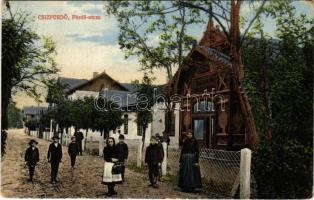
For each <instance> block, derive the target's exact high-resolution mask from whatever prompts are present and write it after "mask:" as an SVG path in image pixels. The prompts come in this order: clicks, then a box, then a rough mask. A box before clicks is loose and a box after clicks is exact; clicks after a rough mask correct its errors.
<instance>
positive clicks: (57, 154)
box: [47, 143, 62, 162]
mask: <svg viewBox="0 0 314 200" xmlns="http://www.w3.org/2000/svg"><path fill="white" fill-rule="evenodd" d="M47 159H48V160H50V161H51V162H60V161H61V159H62V147H61V144H59V143H58V146H57V147H56V146H55V144H54V143H51V144H50V145H49V149H48V154H47Z"/></svg>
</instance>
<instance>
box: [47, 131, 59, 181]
mask: <svg viewBox="0 0 314 200" xmlns="http://www.w3.org/2000/svg"><path fill="white" fill-rule="evenodd" d="M59 139H60V138H59V137H58V136H53V137H52V140H53V143H51V144H50V145H49V149H48V154H47V159H48V162H51V183H56V182H57V174H58V169H59V163H60V162H61V159H62V147H61V144H59Z"/></svg>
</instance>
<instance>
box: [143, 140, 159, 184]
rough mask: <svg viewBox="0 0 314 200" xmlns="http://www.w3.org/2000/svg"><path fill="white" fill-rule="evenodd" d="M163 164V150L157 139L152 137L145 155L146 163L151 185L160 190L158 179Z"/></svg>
mask: <svg viewBox="0 0 314 200" xmlns="http://www.w3.org/2000/svg"><path fill="white" fill-rule="evenodd" d="M161 162H162V154H161V150H160V148H159V147H158V144H157V139H156V137H155V136H152V137H151V139H150V144H149V146H148V147H147V149H146V153H145V163H147V165H148V176H149V181H150V185H149V186H152V187H154V188H158V184H157V179H158V175H159V169H158V168H159V166H160V165H161Z"/></svg>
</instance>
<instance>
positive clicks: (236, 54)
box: [230, 0, 257, 151]
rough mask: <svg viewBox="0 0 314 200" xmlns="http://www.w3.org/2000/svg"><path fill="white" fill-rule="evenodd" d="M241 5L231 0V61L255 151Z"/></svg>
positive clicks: (254, 130)
mask: <svg viewBox="0 0 314 200" xmlns="http://www.w3.org/2000/svg"><path fill="white" fill-rule="evenodd" d="M240 6H241V1H236V0H232V1H231V31H230V35H231V62H232V68H233V72H234V76H235V77H234V79H235V91H236V93H237V94H238V97H239V102H240V106H241V110H242V113H243V115H244V117H245V120H246V131H247V138H248V139H247V142H248V145H249V147H250V148H251V149H252V150H253V151H254V150H256V148H257V135H256V129H255V124H254V118H253V114H252V110H251V106H250V104H249V102H248V99H247V97H246V96H245V95H244V91H243V86H242V80H243V75H244V73H243V65H242V61H241V53H240V44H239V41H240V29H239V21H240Z"/></svg>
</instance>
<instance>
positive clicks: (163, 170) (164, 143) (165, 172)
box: [161, 142, 168, 176]
mask: <svg viewBox="0 0 314 200" xmlns="http://www.w3.org/2000/svg"><path fill="white" fill-rule="evenodd" d="M162 147H163V150H164V160H163V161H162V165H161V173H162V175H163V176H166V175H167V159H168V158H167V142H163V143H162Z"/></svg>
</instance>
